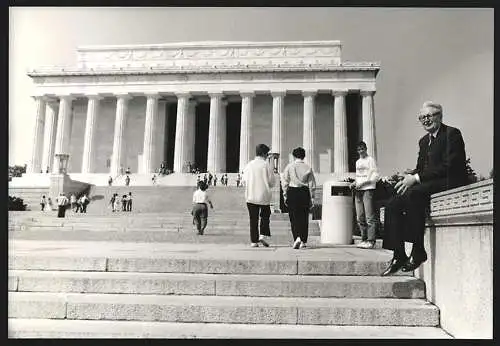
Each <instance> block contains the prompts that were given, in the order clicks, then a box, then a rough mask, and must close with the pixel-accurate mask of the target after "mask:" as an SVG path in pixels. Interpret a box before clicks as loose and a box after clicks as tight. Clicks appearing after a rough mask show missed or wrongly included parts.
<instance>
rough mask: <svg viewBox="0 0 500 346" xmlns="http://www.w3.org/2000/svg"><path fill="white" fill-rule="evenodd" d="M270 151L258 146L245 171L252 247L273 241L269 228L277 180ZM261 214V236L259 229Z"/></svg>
mask: <svg viewBox="0 0 500 346" xmlns="http://www.w3.org/2000/svg"><path fill="white" fill-rule="evenodd" d="M269 150H270V149H269V147H268V146H267V145H265V144H259V145H257V146H256V148H255V153H256V156H255V158H254V159H253V160H252V161H250V162H249V163H248V164H247V165H246V167H245V168H244V170H243V180H244V181H245V186H246V189H245V200H246V203H247V208H248V215H249V217H250V241H251V244H250V245H251V246H252V247H258V246H259V243H261V244H262V245H264V246H265V247H268V246H269V242H270V239H271V230H270V228H269V219H270V216H271V197H272V194H271V188H272V187H273V186H274V185H275V180H276V179H275V178H274V171H273V168H272V166H271V164H270V163H269V159H268V153H269ZM226 179H227V178H226ZM226 184H227V182H226ZM259 213H260V236H259V227H258V226H259Z"/></svg>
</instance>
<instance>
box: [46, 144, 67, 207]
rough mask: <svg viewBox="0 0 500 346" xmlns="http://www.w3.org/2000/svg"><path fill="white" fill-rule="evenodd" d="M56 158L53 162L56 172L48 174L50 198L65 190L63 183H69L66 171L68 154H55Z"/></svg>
mask: <svg viewBox="0 0 500 346" xmlns="http://www.w3.org/2000/svg"><path fill="white" fill-rule="evenodd" d="M54 156H55V158H56V160H55V164H57V168H58V169H57V171H56V172H57V173H54V174H51V176H50V188H49V195H50V196H51V197H52V198H54V199H55V198H56V197H57V196H59V194H60V193H64V192H65V185H68V184H69V180H70V179H69V176H68V174H67V172H68V162H69V154H61V153H59V154H55V155H54Z"/></svg>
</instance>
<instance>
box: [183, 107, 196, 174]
mask: <svg viewBox="0 0 500 346" xmlns="http://www.w3.org/2000/svg"><path fill="white" fill-rule="evenodd" d="M197 104H198V102H197V101H196V100H190V101H189V105H188V111H187V118H186V119H187V126H186V127H187V140H186V143H187V144H186V148H187V154H186V161H188V162H191V165H194V161H195V150H194V149H195V147H194V146H195V134H196V105H197Z"/></svg>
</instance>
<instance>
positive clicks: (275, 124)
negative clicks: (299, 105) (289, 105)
mask: <svg viewBox="0 0 500 346" xmlns="http://www.w3.org/2000/svg"><path fill="white" fill-rule="evenodd" d="M271 95H272V97H273V120H272V143H271V151H272V152H273V153H278V154H280V157H279V159H278V170H279V172H281V171H282V170H283V168H284V167H283V165H282V162H286V160H283V152H282V150H283V139H284V138H283V131H282V125H283V114H284V107H285V95H286V92H285V91H273V92H271Z"/></svg>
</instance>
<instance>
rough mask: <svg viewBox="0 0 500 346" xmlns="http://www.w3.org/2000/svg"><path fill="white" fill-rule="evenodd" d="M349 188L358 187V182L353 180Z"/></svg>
mask: <svg viewBox="0 0 500 346" xmlns="http://www.w3.org/2000/svg"><path fill="white" fill-rule="evenodd" d="M349 188H350V189H351V190H352V189H355V188H356V182H354V181H353V182H352V183H350V184H349Z"/></svg>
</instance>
